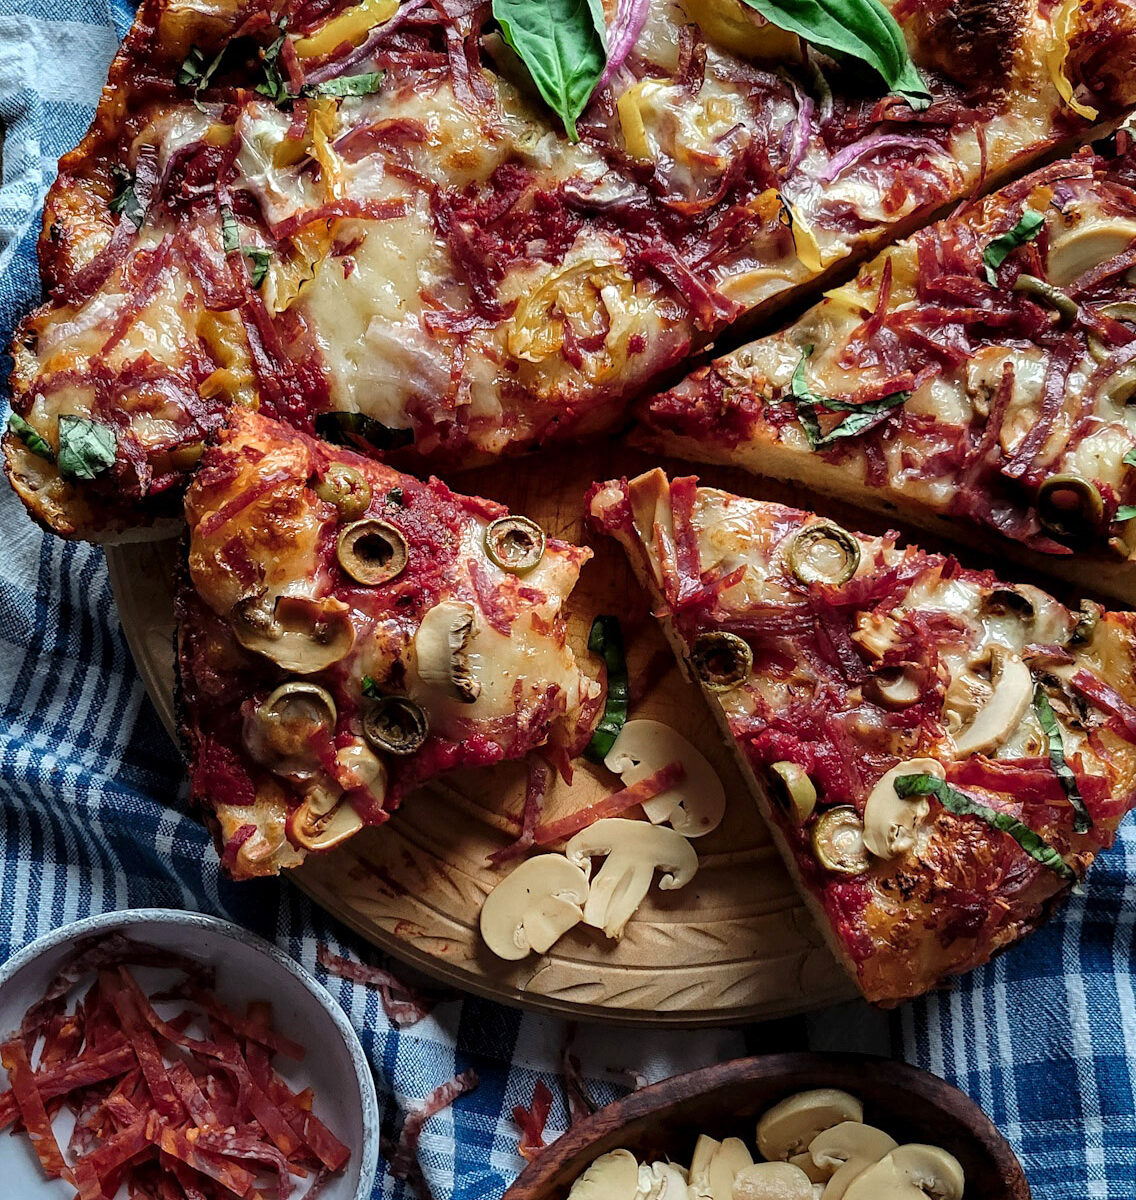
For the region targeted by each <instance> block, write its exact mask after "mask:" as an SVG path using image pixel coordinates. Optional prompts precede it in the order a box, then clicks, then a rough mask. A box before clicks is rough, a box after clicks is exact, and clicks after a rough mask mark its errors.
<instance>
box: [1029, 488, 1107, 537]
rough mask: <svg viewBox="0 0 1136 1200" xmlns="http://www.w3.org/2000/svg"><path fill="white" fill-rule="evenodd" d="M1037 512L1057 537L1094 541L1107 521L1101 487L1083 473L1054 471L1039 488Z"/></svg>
mask: <svg viewBox="0 0 1136 1200" xmlns="http://www.w3.org/2000/svg"><path fill="white" fill-rule="evenodd" d="M1037 516H1038V520H1040V521H1041V523H1042V524H1043V525H1044V526H1045V528H1046V529H1048V530H1049V532H1050V533H1052V534H1054V535H1055V536H1056V537H1059V538H1062V539H1068V540H1070V541H1076V542H1091V541H1094V540H1095V539H1096V538H1097V537H1098V536H1099V534H1100V531H1101V529H1102V527H1103V524H1104V500H1103V499H1102V498H1101V494H1100V488H1098V487H1097V485H1096V484H1095V483H1093V482H1092V481H1091V480H1089V479H1085V478H1083V477H1082V476H1080V475H1073V474H1070V473H1067V472H1063V473H1061V474H1058V475H1050V476H1049V478H1048V479H1045V480H1043V481H1042V483H1041V486H1040V487H1039V488H1038V489H1037Z"/></svg>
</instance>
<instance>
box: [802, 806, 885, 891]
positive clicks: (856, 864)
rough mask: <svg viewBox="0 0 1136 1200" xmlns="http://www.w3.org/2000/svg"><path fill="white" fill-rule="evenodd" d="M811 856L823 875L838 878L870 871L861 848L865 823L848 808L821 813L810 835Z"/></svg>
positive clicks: (866, 858) (865, 854) (853, 810)
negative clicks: (817, 863)
mask: <svg viewBox="0 0 1136 1200" xmlns="http://www.w3.org/2000/svg"><path fill="white" fill-rule="evenodd" d="M811 840H812V846H813V854H815V855H816V860H817V862H819V863H820V865H821V866H822V867H824V869H825V870H826V871H832V872H834V873H835V874H837V875H862V874H863V873H864V872H865V871H866V870H867V869H868V867H869V865H870V862H869V859H868V849H867V847H866V846H865V845H864V822H863V821H862V820H861V819H860V814H859V813H858V812H857V811H856V810H855V809H854V808H853V807H852V805H851V804H840V805H837V806H836V808H830V809H828V810H826V811H825V812H822V813H821V814H820V816H819V817H818V818H817V819H816V823H815V824H814V825H813V828H812V834H811Z"/></svg>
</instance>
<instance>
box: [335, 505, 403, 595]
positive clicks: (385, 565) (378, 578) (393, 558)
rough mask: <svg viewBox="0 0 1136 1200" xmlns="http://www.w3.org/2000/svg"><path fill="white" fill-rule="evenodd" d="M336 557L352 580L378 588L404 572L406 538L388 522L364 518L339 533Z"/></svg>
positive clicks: (375, 518) (376, 518)
mask: <svg viewBox="0 0 1136 1200" xmlns="http://www.w3.org/2000/svg"><path fill="white" fill-rule="evenodd" d="M335 556H336V558H337V559H338V560H339V565H340V566H341V567H342V568H343V569H344V571H346V572H347V574H348V575H350V576H351V578H352V579H354V580H356V581H357V582H358V583H364V584H367V585H368V586H370V587H378V586H379V585H380V584H383V583H390V581H391V580H392V579H397V578H398V576H399V575H401V574H402V573H403V571H405V570H406V564H407V561H408V559H409V552H408V550H407V546H406V538H404V537H403V536H402V534H401V533H400V532H399V531H398V530H397V529H396V528H395V527H394V526H393V525H392V524H391V523H390V522H389V521H383V520H380V519H379V518H378V517H365V518H363V520H360V521H353V522H352V523H351V524H350V525H347V526H346V527H345V528H344V529H343V530H342V531H341V532H340V534H339V539H338V541H337V542H336V546H335Z"/></svg>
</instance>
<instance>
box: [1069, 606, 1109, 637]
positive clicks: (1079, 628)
mask: <svg viewBox="0 0 1136 1200" xmlns="http://www.w3.org/2000/svg"><path fill="white" fill-rule="evenodd" d="M1102 616H1104V609H1103V608H1102V607H1101V605H1099V604H1096V603H1094V602H1093V601H1092V600H1082V601H1081V611H1080V612H1079V613H1078V615H1077V624H1076V625H1075V626H1074V627H1073V632H1072V633H1071V634H1070V635H1069V645H1071V646H1084V645H1087V644H1088V643H1089V642H1091V641H1092V640H1093V634H1094V633H1096V630H1097V625H1098V623H1099V622H1100V619H1101V617H1102Z"/></svg>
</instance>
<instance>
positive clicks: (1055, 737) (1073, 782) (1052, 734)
mask: <svg viewBox="0 0 1136 1200" xmlns="http://www.w3.org/2000/svg"><path fill="white" fill-rule="evenodd" d="M1133 512H1134V513H1136V509H1133ZM1033 710H1034V712H1035V713H1037V719H1038V721H1040V722H1041V728H1042V731H1043V732H1044V733H1045V736H1046V740H1047V741H1048V742H1049V765H1050V766H1051V767H1052V768H1053V774H1054V775H1056V776H1057V779H1058V782H1059V783H1060V784H1061V790H1062V791H1063V792H1064V793H1065V798H1066V799H1067V800H1068V801H1069V804H1070V806H1071V807H1072V809H1073V830H1074V832H1075V833H1088V832H1089V830H1090V829H1092V827H1093V818H1092V814H1091V813H1090V812H1089V810H1088V809H1087V808H1086V807H1085V801H1084V799H1083V798H1082V796H1081V789H1080V788H1079V787H1078V786H1077V776H1076V775H1075V774H1074V772H1073V768H1072V767H1070V766H1069V764H1068V763H1067V762H1066V761H1065V742H1064V740H1063V739H1062V737H1061V726H1060V725H1059V724H1058V722H1057V714H1056V713H1055V712H1054V711H1053V705H1052V704H1050V703H1049V697H1048V696H1047V695H1046V694H1045V692H1044V691H1043V690H1042V686H1041V684H1040V683H1039V684H1037V685H1036V686H1035V687H1034V689H1033Z"/></svg>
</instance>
